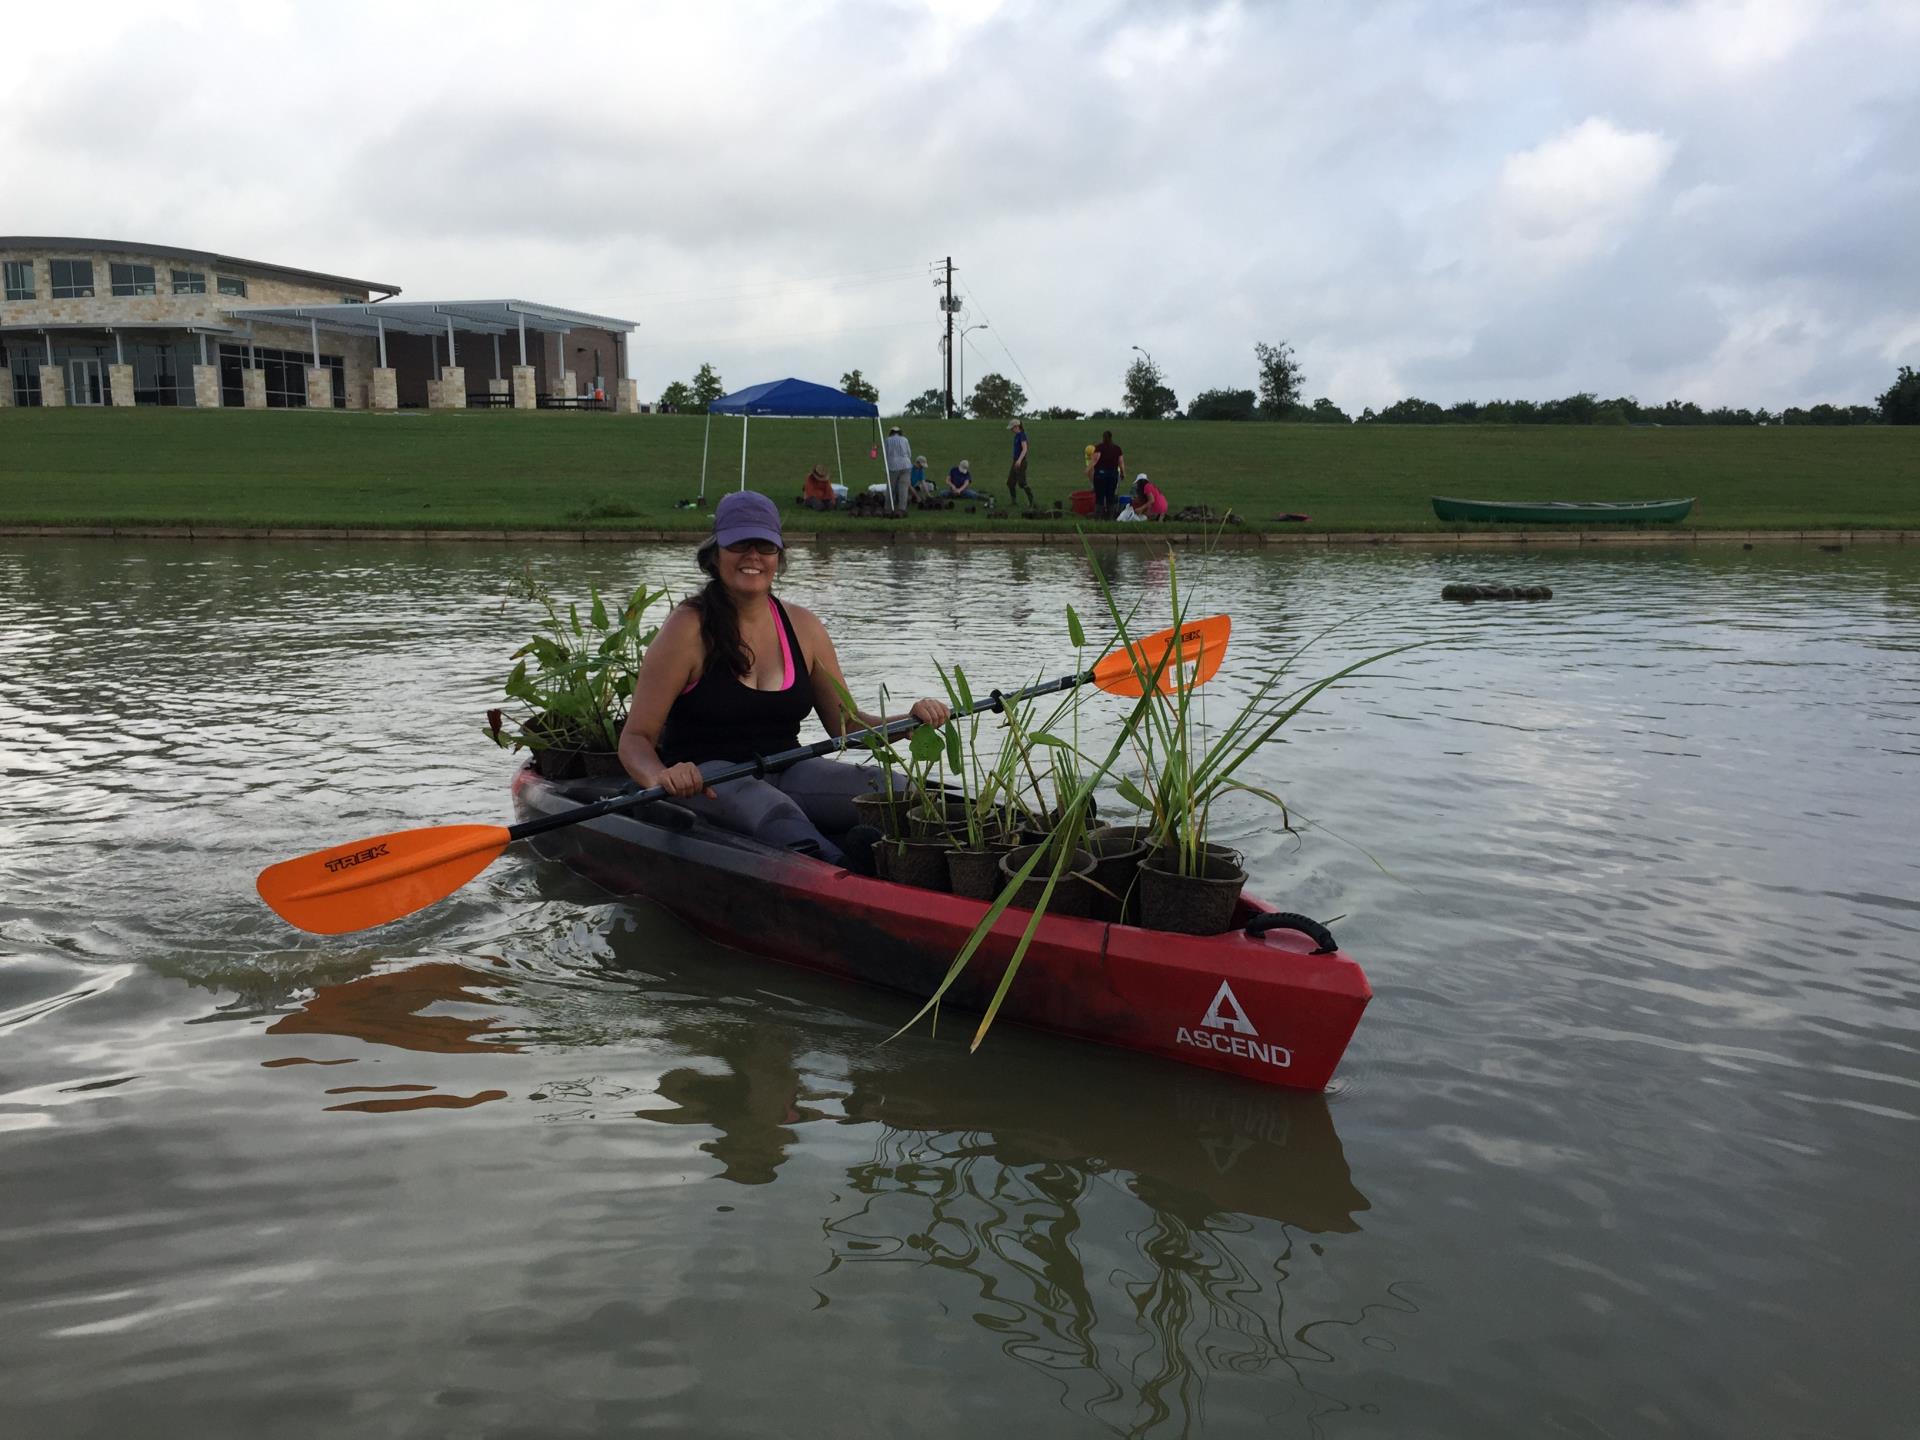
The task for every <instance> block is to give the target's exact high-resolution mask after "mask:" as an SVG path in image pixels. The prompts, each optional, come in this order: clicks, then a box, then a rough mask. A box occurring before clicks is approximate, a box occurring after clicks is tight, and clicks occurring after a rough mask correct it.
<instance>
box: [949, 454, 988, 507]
mask: <svg viewBox="0 0 1920 1440" xmlns="http://www.w3.org/2000/svg"><path fill="white" fill-rule="evenodd" d="M946 498H947V499H948V500H965V501H966V502H967V503H968V504H972V503H973V502H974V501H976V500H984V501H986V502H987V508H988V509H992V508H993V497H992V496H991V495H988V494H986V493H985V492H983V491H981V490H979V489H976V488H975V487H974V483H973V466H972V465H970V464H969V463H968V462H967V461H965V460H962V461H961V462H960V463H959V464H958V465H956V466H954V467H953V468H952V469H951V470H949V471H947V493H946Z"/></svg>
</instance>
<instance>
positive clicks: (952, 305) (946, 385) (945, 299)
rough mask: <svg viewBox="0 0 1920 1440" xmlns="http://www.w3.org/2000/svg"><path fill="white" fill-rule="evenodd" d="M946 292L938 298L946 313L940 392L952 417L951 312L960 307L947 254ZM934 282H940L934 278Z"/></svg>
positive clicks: (950, 417) (951, 258) (947, 412)
mask: <svg viewBox="0 0 1920 1440" xmlns="http://www.w3.org/2000/svg"><path fill="white" fill-rule="evenodd" d="M944 268H945V271H946V286H947V293H946V294H945V295H944V296H942V297H941V299H940V309H941V311H942V312H943V313H944V314H945V315H946V320H947V336H946V339H945V341H943V342H942V344H941V346H940V348H941V350H942V351H944V352H945V376H944V380H943V383H942V385H941V393H942V395H943V396H944V397H945V400H946V416H947V419H949V420H951V419H952V418H953V314H954V312H955V311H956V310H958V309H959V308H960V302H959V301H957V300H955V299H954V298H953V257H952V256H951V255H949V256H947V258H946V263H945V267H944ZM933 283H934V284H936V285H938V284H940V281H939V280H937V279H936V280H935V281H934V282H933Z"/></svg>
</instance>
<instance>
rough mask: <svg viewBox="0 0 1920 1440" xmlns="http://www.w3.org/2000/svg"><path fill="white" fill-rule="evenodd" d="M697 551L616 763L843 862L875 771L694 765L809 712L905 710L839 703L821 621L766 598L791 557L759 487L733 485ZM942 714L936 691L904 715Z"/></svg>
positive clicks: (762, 834) (764, 741) (648, 666)
mask: <svg viewBox="0 0 1920 1440" xmlns="http://www.w3.org/2000/svg"><path fill="white" fill-rule="evenodd" d="M697 558H698V562H699V565H700V568H701V569H702V570H703V571H705V572H706V574H707V577H708V578H707V585H706V588H705V589H703V590H702V591H700V593H699V594H697V595H694V596H692V597H691V598H689V599H687V600H685V601H682V602H681V603H680V604H679V605H677V606H675V607H674V611H673V613H672V614H671V615H669V616H668V617H667V620H666V623H665V624H663V625H662V626H661V627H660V633H659V635H658V636H657V637H655V639H654V642H653V643H652V644H651V645H649V646H648V647H647V654H646V659H645V660H644V661H642V662H641V666H640V678H639V682H638V683H637V684H636V685H635V686H634V691H633V705H632V708H631V709H630V710H629V711H628V713H627V724H626V729H625V730H624V731H622V732H621V736H620V761H621V763H622V764H623V765H624V766H626V770H627V773H628V774H629V775H631V776H632V777H633V778H634V779H635V780H637V781H638V782H639V783H640V784H642V785H644V786H655V785H658V786H661V787H662V788H664V789H665V790H666V791H667V793H668V794H670V795H672V796H674V797H675V798H676V799H678V800H680V801H681V803H683V804H685V805H687V806H688V807H689V808H691V809H693V810H695V811H697V812H699V813H700V814H701V815H703V816H705V817H706V818H707V819H709V820H711V821H713V822H714V823H715V824H717V825H724V826H725V827H727V828H728V829H730V830H737V831H740V832H741V833H743V834H747V835H752V836H754V837H756V838H758V839H761V840H764V841H766V842H767V843H768V844H770V845H778V846H780V847H782V848H784V849H789V850H798V851H802V852H804V853H806V854H809V855H817V856H819V857H820V858H821V859H823V860H827V861H830V862H832V863H834V864H836V865H837V864H841V863H843V862H844V861H845V859H846V855H845V853H844V852H843V850H842V847H841V846H840V845H839V844H838V843H836V841H835V840H833V839H829V838H828V837H829V836H830V835H832V836H838V837H844V836H845V834H846V832H847V831H848V830H850V829H852V828H853V826H854V824H855V821H856V818H857V817H856V814H855V811H854V808H853V797H854V796H856V795H862V794H866V793H868V792H869V791H871V790H873V789H874V786H875V781H874V772H873V771H872V770H870V769H867V768H866V767H863V766H855V765H849V764H846V763H844V762H842V761H838V760H833V759H828V758H826V757H815V758H812V759H808V760H802V761H801V762H800V763H799V764H797V765H792V766H789V767H788V768H787V769H785V770H782V771H777V772H775V773H773V774H769V775H767V776H766V777H765V778H763V779H744V780H730V781H727V782H726V783H725V784H723V785H719V786H709V785H708V784H707V783H706V782H705V780H703V779H702V778H701V775H700V769H699V767H700V766H701V764H703V763H705V762H707V761H741V760H752V759H754V758H755V757H756V756H760V755H772V754H775V753H776V752H778V751H782V750H792V749H795V748H797V747H798V746H799V743H800V722H801V721H802V720H804V719H805V718H806V716H807V713H808V712H809V711H812V712H813V713H815V714H817V715H818V716H819V717H820V723H821V724H822V725H824V726H825V727H826V730H827V733H828V734H829V735H841V734H844V733H845V732H846V731H847V730H848V729H849V728H865V727H874V726H880V725H884V724H886V723H887V721H888V719H894V718H904V717H885V718H883V717H881V716H877V715H869V714H867V713H866V712H864V711H860V710H853V711H851V712H845V711H843V707H842V704H841V701H840V699H839V697H840V696H841V695H842V694H850V693H851V688H852V687H850V686H849V685H847V683H846V678H845V677H844V676H843V675H842V674H841V672H840V660H839V657H838V656H837V655H835V654H834V649H833V641H832V640H831V639H829V638H828V636H827V631H826V627H825V626H824V625H822V624H821V623H820V621H819V619H818V618H817V617H816V616H815V615H814V614H813V612H812V611H810V610H806V609H803V608H801V607H800V606H798V605H785V604H782V603H781V602H780V601H779V600H778V599H776V598H775V597H774V594H773V582H774V577H775V576H777V575H778V574H780V573H781V572H782V571H784V570H785V569H786V567H787V555H786V546H785V542H784V541H783V540H782V538H781V534H780V511H779V509H778V508H777V507H776V506H775V505H774V503H773V502H772V501H771V500H769V499H768V498H767V497H766V496H764V495H761V494H759V493H757V492H755V491H752V490H741V491H737V492H735V493H734V494H731V495H728V496H726V497H725V498H723V499H722V500H721V501H720V503H719V504H718V505H717V506H715V507H714V512H713V534H711V535H710V536H708V537H707V539H706V540H705V541H704V542H703V543H702V544H701V546H700V549H699V551H698V556H697ZM949 713H950V712H949V711H948V708H947V706H946V705H945V704H944V703H943V702H941V701H939V700H933V699H920V700H916V701H915V702H914V704H913V708H912V709H911V710H910V711H909V712H908V714H910V715H911V716H912V717H913V718H914V719H916V720H919V721H921V722H923V723H924V724H928V725H944V724H945V723H946V722H947V717H948V714H949ZM875 838H877V836H876V837H875ZM858 848H860V847H856V849H858Z"/></svg>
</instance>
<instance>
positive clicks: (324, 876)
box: [255, 825, 513, 935]
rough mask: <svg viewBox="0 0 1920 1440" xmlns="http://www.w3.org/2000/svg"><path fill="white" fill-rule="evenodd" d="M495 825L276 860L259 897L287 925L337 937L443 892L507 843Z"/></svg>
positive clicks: (444, 828) (404, 834)
mask: <svg viewBox="0 0 1920 1440" xmlns="http://www.w3.org/2000/svg"><path fill="white" fill-rule="evenodd" d="M512 839H513V837H512V835H510V834H509V833H508V832H507V830H506V829H505V827H503V826H500V825H435V826H433V827H431V828H430V829H426V830H399V831H396V832H395V833H393V834H392V835H375V836H372V837H371V838H369V839H366V840H354V841H350V842H349V843H347V844H345V845H335V846H334V847H333V848H332V849H330V850H316V851H314V852H313V853H312V854H311V855H302V856H300V857H299V858H298V859H294V860H282V861H281V862H280V863H279V864H278V865H269V866H268V867H267V868H266V869H264V870H262V871H261V872H260V878H259V880H258V881H257V882H255V883H256V884H257V885H258V886H259V890H260V898H261V899H262V900H264V901H266V902H267V904H268V905H270V906H272V907H273V912H274V914H276V915H278V916H279V917H280V918H281V919H282V920H285V921H286V922H287V923H288V924H289V925H298V926H299V927H300V928H301V929H302V930H310V931H312V932H313V933H314V934H315V935H344V934H346V933H347V932H348V931H349V930H365V929H367V928H368V927H369V926H373V925H384V924H385V923H386V922H387V921H389V920H398V919H399V918H400V917H401V916H402V915H411V914H413V912H414V911H416V910H423V909H425V908H426V907H427V906H429V905H431V904H433V902H434V901H436V900H439V899H441V898H442V897H443V896H447V895H451V894H452V893H453V892H454V891H455V890H458V889H459V888H460V887H461V886H462V885H464V884H466V883H467V881H469V880H471V879H472V878H473V877H474V876H476V875H478V874H479V873H480V872H481V871H482V870H484V869H486V868H487V866H489V865H491V864H492V863H493V861H494V857H495V856H497V855H498V854H499V853H500V852H501V851H502V850H504V849H506V848H507V843H508V842H509V841H510V840H512Z"/></svg>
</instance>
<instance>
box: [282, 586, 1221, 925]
mask: <svg viewBox="0 0 1920 1440" xmlns="http://www.w3.org/2000/svg"><path fill="white" fill-rule="evenodd" d="M1232 623H1233V622H1232V621H1231V620H1229V619H1228V617H1227V616H1225V615H1210V616H1208V617H1207V618H1206V619H1204V620H1191V621H1188V622H1186V623H1185V624H1183V625H1176V626H1173V627H1172V628H1170V629H1167V630H1162V631H1160V632H1159V633H1157V634H1154V635H1149V636H1147V637H1146V638H1145V639H1143V640H1135V641H1132V642H1130V643H1129V645H1128V647H1127V648H1125V649H1121V650H1115V651H1113V652H1112V653H1110V654H1107V655H1103V656H1102V657H1101V658H1100V659H1099V661H1098V662H1097V663H1096V664H1095V665H1094V667H1093V668H1092V669H1091V670H1087V671H1084V672H1081V673H1079V674H1074V675H1063V676H1062V677H1061V678H1060V679H1058V680H1048V681H1044V682H1042V683H1040V684H1037V685H1029V686H1027V687H1026V688H1025V689H1024V690H1017V691H1015V692H1014V693H1013V694H1011V695H1002V694H1000V693H999V692H998V691H995V692H994V693H993V694H992V695H990V696H989V697H988V698H987V699H985V700H982V701H979V702H978V703H976V704H974V705H971V706H966V707H963V708H962V709H960V710H957V711H955V712H954V714H955V716H956V717H958V716H963V715H972V714H976V713H978V712H980V711H983V710H998V709H1000V708H1001V707H1002V706H1003V705H1005V704H1006V703H1007V702H1009V701H1014V700H1027V699H1031V698H1032V697H1034V696H1036V695H1050V694H1053V693H1055V692H1056V691H1060V690H1071V689H1073V688H1074V687H1075V686H1077V685H1084V684H1087V683H1089V682H1091V683H1092V684H1094V685H1097V686H1099V687H1100V688H1101V689H1102V690H1106V691H1108V692H1110V693H1112V694H1115V695H1131V696H1136V697H1137V696H1139V695H1142V694H1144V693H1145V689H1146V686H1147V685H1149V684H1151V685H1153V686H1154V687H1155V688H1157V689H1158V690H1160V691H1161V692H1162V693H1166V694H1171V693H1172V692H1174V691H1175V690H1178V689H1186V688H1191V687H1193V686H1195V685H1202V684H1205V683H1206V682H1207V681H1208V680H1210V679H1212V678H1213V675H1214V673H1215V672H1216V671H1218V670H1219V668H1220V661H1221V660H1222V658H1224V656H1225V655H1226V651H1227V635H1228V632H1229V631H1230V630H1231V628H1232ZM919 724H920V722H919V721H918V720H915V719H913V718H912V717H911V716H908V717H905V718H903V719H899V720H895V721H892V722H891V723H889V724H887V725H886V726H884V727H879V728H877V729H874V730H857V731H854V732H852V733H850V734H847V735H841V736H836V737H833V738H830V739H826V740H821V741H817V742H816V743H814V744H812V745H802V746H800V747H799V748H798V749H794V750H783V751H781V752H780V753H779V754H777V755H768V756H765V757H762V758H757V759H753V760H741V761H723V762H717V763H715V762H709V763H708V764H706V765H703V766H701V767H700V774H701V776H702V778H703V779H705V780H706V782H707V784H709V785H720V784H724V783H725V782H726V781H728V780H742V779H746V778H749V777H751V776H756V775H767V774H771V773H772V772H774V771H776V770H784V769H786V768H787V767H788V766H789V765H797V764H798V763H799V762H800V761H802V760H810V759H812V758H814V757H815V756H818V755H830V754H833V753H834V752H836V751H840V750H849V749H857V748H859V747H860V746H861V745H862V744H864V743H865V741H866V739H867V738H868V737H871V736H874V735H879V736H883V737H885V738H886V739H889V740H891V739H894V738H896V737H898V736H901V735H905V734H907V733H908V732H909V731H911V730H913V729H914V728H915V727H916V726H918V725H919ZM666 798H667V791H666V788H665V787H664V786H660V785H656V786H653V787H652V788H651V789H647V790H630V791H625V792H623V793H621V794H618V795H609V796H608V797H607V798H606V799H604V800H596V801H594V802H593V803H592V804H590V805H580V806H576V807H575V808H574V809H572V810H563V811H561V812H560V813H559V814H557V815H548V816H546V817H544V818H542V819H539V820H527V821H523V822H521V823H520V824H518V825H434V826H429V827H427V828H426V829H422V830H397V831H395V832H394V833H393V834H391V835H374V836H370V837H368V838H367V839H365V840H354V841H350V842H348V843H347V844H345V845H335V846H332V847H331V848H329V849H326V850H316V851H314V852H313V853H312V854H310V855H302V856H300V857H298V858H297V859H293V860H282V861H281V862H280V863H279V864H277V865H269V866H268V867H267V868H266V869H264V870H262V871H261V872H260V877H259V880H258V881H257V882H256V883H257V885H258V887H259V890H260V898H261V899H262V900H265V901H266V902H267V904H268V905H269V906H271V907H272V908H273V912H274V913H275V914H276V915H278V916H279V917H280V918H281V919H283V920H285V921H286V922H287V923H288V924H290V925H297V926H299V927H300V928H301V929H302V930H309V931H312V932H313V933H314V934H316V935H344V934H346V933H348V932H349V931H353V930H365V929H368V928H370V927H371V926H374V925H384V924H385V923H386V922H387V921H389V920H398V919H399V918H400V917H401V916H403V915H411V914H413V912H414V911H416V910H424V909H425V908H426V907H427V906H429V905H431V904H433V903H434V902H436V901H438V900H444V899H445V898H446V897H447V896H449V895H451V894H452V893H453V892H454V891H456V890H458V889H459V888H460V887H461V886H462V885H464V884H466V883H467V881H469V880H471V879H472V878H473V877H474V876H476V875H478V874H479V873H480V872H481V871H482V870H484V869H486V868H487V866H489V865H491V864H492V863H493V862H494V860H495V858H496V857H498V856H499V854H500V852H501V851H503V850H505V849H506V848H507V846H509V845H511V844H512V843H513V842H514V841H516V840H525V839H527V838H528V837H529V836H532V835H541V834H544V833H546V832H547V831H549V830H558V829H560V828H561V827H562V826H563V825H577V824H579V823H580V822H581V821H583V820H593V819H596V818H598V817H599V816H601V815H612V814H615V813H616V812H618V811H621V810H631V809H633V808H635V807H636V806H640V805H646V804H649V803H651V802H652V801H655V800H664V799H666Z"/></svg>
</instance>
